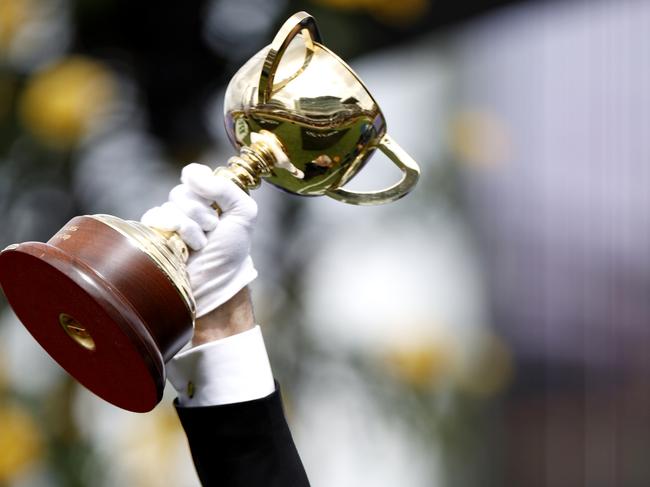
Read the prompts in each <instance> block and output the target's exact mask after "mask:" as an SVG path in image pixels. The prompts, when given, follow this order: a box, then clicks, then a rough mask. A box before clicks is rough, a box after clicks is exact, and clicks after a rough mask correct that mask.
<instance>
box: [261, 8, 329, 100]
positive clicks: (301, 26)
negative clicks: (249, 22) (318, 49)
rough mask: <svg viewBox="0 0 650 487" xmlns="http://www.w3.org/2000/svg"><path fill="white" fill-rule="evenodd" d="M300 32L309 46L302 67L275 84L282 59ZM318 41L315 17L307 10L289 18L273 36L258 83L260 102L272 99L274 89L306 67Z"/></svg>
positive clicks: (318, 34) (319, 39) (319, 41)
mask: <svg viewBox="0 0 650 487" xmlns="http://www.w3.org/2000/svg"><path fill="white" fill-rule="evenodd" d="M298 34H302V35H303V37H304V39H305V47H306V48H307V54H306V55H305V62H304V63H303V65H302V68H300V69H299V70H298V71H297V72H296V73H294V74H293V75H292V76H290V77H289V78H287V79H285V80H282V81H281V82H280V83H277V84H274V83H273V81H274V79H275V72H276V71H277V69H278V66H279V65H280V60H281V59H282V56H283V55H284V52H285V51H286V50H287V47H289V44H290V43H291V41H292V40H293V39H294V37H296V36H297V35H298ZM316 42H318V43H321V42H322V40H321V36H320V33H319V32H318V27H317V26H316V20H314V17H312V16H311V15H309V14H308V13H307V12H298V13H296V14H293V15H292V16H291V17H289V18H288V19H287V21H286V22H285V23H284V24H283V25H282V27H280V30H279V31H278V33H277V34H276V35H275V37H274V38H273V42H272V43H271V46H270V48H269V52H268V54H267V55H266V59H265V60H264V64H263V65H262V73H261V74H260V81H259V83H258V85H257V99H258V103H267V102H268V101H269V100H270V99H271V95H272V94H273V90H274V89H276V90H277V89H279V88H282V87H283V86H284V85H286V84H287V83H288V82H289V81H291V80H292V79H294V78H295V77H296V76H298V75H299V74H300V73H301V72H302V71H303V70H304V69H305V67H306V66H307V65H308V64H309V61H310V60H311V57H312V55H313V53H314V43H316Z"/></svg>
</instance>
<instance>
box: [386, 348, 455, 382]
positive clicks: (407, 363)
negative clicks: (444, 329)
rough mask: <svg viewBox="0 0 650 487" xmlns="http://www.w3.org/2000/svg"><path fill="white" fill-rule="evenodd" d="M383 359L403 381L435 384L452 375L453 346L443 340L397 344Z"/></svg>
mask: <svg viewBox="0 0 650 487" xmlns="http://www.w3.org/2000/svg"><path fill="white" fill-rule="evenodd" d="M384 360H385V363H386V365H387V367H388V368H389V370H390V371H391V373H392V374H393V375H395V376H397V377H398V378H399V379H400V380H401V381H403V382H406V383H407V384H410V385H411V386H413V387H415V388H418V389H426V388H428V387H432V386H435V385H437V384H439V383H441V382H442V380H443V379H444V378H445V377H447V376H449V374H450V372H451V370H452V368H453V363H454V352H453V349H452V348H451V347H450V346H449V345H448V344H447V343H446V342H445V341H440V340H422V341H419V342H416V343H411V344H407V343H400V344H396V345H395V346H394V347H393V348H392V349H390V350H389V351H388V352H387V353H386V354H385V355H384Z"/></svg>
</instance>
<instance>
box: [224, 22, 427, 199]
mask: <svg viewBox="0 0 650 487" xmlns="http://www.w3.org/2000/svg"><path fill="white" fill-rule="evenodd" d="M224 111H225V120H226V132H227V133H228V136H229V138H230V140H231V142H232V143H233V144H234V145H235V146H236V147H246V146H249V145H250V144H251V134H256V133H259V132H260V131H261V130H266V131H267V132H270V133H272V134H273V135H274V136H275V137H276V138H277V140H278V141H280V142H281V144H282V147H283V149H284V151H285V154H286V156H287V158H288V160H289V161H290V163H291V167H289V168H287V167H278V166H277V165H272V166H271V168H270V171H269V172H268V173H267V174H264V175H262V177H263V178H264V179H266V180H267V181H268V182H270V183H271V184H273V185H275V186H278V187H280V188H282V189H284V190H286V191H288V192H291V193H295V194H300V195H304V196H319V195H327V196H330V197H332V198H334V199H337V200H340V201H344V202H346V203H352V204H356V205H374V204H381V203H387V202H390V201H394V200H396V199H399V198H401V197H402V196H404V195H406V194H407V193H408V192H409V191H410V190H411V189H412V188H413V187H414V185H415V183H416V182H417V180H418V177H419V168H418V166H417V164H416V163H415V161H413V159H411V157H409V156H408V154H406V152H405V151H404V150H402V149H401V148H400V147H399V146H398V145H397V143H396V142H395V141H394V140H392V139H391V138H390V137H389V136H388V135H387V134H386V121H385V118H384V116H383V114H382V112H381V110H380V109H379V106H378V105H377V102H376V101H375V100H374V98H373V97H372V96H371V95H370V93H369V92H368V89H367V88H366V87H365V85H364V84H363V82H362V81H361V80H360V79H359V77H358V76H357V75H356V74H355V73H354V71H353V70H352V69H351V68H350V67H349V66H348V65H347V64H345V63H344V62H343V61H342V60H341V59H340V58H339V57H338V56H336V55H335V54H334V53H333V52H331V51H330V50H329V49H327V48H326V47H325V46H323V45H322V40H321V37H320V34H319V32H318V28H317V27H316V23H315V21H314V19H313V17H311V16H310V15H309V14H307V13H305V12H300V13H297V14H295V15H293V16H292V17H291V18H289V20H287V21H286V22H285V24H284V25H283V26H282V27H281V28H280V31H279V32H278V34H277V35H276V37H275V39H274V40H273V42H272V43H271V45H269V46H267V47H266V48H264V49H262V50H261V51H260V52H259V53H257V54H256V55H255V56H253V57H252V58H251V59H250V60H249V61H248V62H247V63H246V64H244V66H242V68H241V69H240V70H239V71H238V72H237V73H236V74H235V76H234V77H233V79H232V80H231V82H230V84H229V86H228V89H227V90H226V96H225V105H224ZM375 149H379V150H380V151H382V152H383V153H384V154H386V155H387V156H388V158H389V159H390V160H391V161H392V162H393V163H395V164H396V165H397V167H398V168H399V169H400V171H401V172H402V178H401V180H400V181H399V182H398V183H396V184H394V185H392V186H390V187H389V188H386V189H383V190H380V191H375V192H368V193H358V192H356V193H355V192H351V191H347V190H344V189H342V186H344V185H345V184H346V183H347V182H348V181H350V179H352V178H353V177H354V176H355V175H356V174H357V173H358V172H359V170H360V169H361V168H362V167H363V166H364V165H365V164H366V162H367V161H368V159H369V157H370V155H371V154H372V153H373V152H374V150H375ZM297 175H300V176H297Z"/></svg>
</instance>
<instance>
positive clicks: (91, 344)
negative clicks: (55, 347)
mask: <svg viewBox="0 0 650 487" xmlns="http://www.w3.org/2000/svg"><path fill="white" fill-rule="evenodd" d="M59 324H60V325H61V327H62V328H63V329H64V330H65V332H66V333H67V335H68V336H69V337H70V338H72V339H73V340H74V341H75V343H77V344H78V345H81V346H82V347H83V348H85V349H86V350H90V351H93V350H95V340H93V337H92V336H91V335H90V333H89V332H88V330H87V329H86V328H85V327H84V326H83V325H82V324H81V323H79V322H78V321H77V320H75V319H74V318H73V317H72V316H70V315H69V314H66V313H61V314H60V315H59Z"/></svg>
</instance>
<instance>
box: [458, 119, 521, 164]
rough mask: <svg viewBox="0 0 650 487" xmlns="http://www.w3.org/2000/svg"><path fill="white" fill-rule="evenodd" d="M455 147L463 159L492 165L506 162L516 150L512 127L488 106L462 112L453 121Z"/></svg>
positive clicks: (466, 161)
mask: <svg viewBox="0 0 650 487" xmlns="http://www.w3.org/2000/svg"><path fill="white" fill-rule="evenodd" d="M450 142H451V148H452V150H453V152H454V153H455V154H456V157H457V158H458V159H459V160H460V161H461V162H463V163H465V164H467V165H470V166H474V167H483V168H491V167H495V166H499V165H501V164H503V163H505V162H506V161H507V160H508V159H509V157H510V155H511V152H512V138H511V135H510V131H509V130H508V127H507V126H506V125H505V124H504V123H503V122H502V121H501V120H500V119H499V118H498V117H497V116H496V115H494V114H493V113H491V112H489V111H487V110H467V111H462V112H460V113H458V114H457V115H456V116H455V117H454V118H453V120H452V123H451V141H450Z"/></svg>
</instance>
